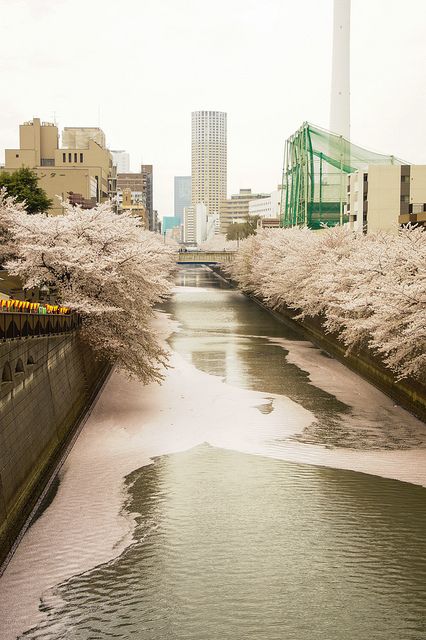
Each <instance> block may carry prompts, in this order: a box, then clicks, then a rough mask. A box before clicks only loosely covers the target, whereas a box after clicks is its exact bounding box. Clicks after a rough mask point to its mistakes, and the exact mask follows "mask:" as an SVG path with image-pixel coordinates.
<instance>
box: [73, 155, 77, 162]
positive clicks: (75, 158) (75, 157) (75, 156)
mask: <svg viewBox="0 0 426 640" xmlns="http://www.w3.org/2000/svg"><path fill="white" fill-rule="evenodd" d="M74 162H77V154H76V153H75V154H74Z"/></svg>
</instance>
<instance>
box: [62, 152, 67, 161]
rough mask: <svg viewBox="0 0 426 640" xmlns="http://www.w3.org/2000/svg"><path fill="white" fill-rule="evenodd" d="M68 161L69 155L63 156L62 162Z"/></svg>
mask: <svg viewBox="0 0 426 640" xmlns="http://www.w3.org/2000/svg"><path fill="white" fill-rule="evenodd" d="M66 161H67V154H66V153H63V154H62V162H66Z"/></svg>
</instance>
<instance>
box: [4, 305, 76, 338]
mask: <svg viewBox="0 0 426 640" xmlns="http://www.w3.org/2000/svg"><path fill="white" fill-rule="evenodd" d="M80 324H81V319H80V316H79V314H78V313H71V314H69V315H60V314H48V315H41V314H40V315H39V314H35V313H19V312H18V313H13V312H10V311H9V312H4V313H0V340H15V339H16V338H29V337H37V336H49V335H54V334H58V333H68V332H70V331H74V330H75V329H78V327H79V326H80Z"/></svg>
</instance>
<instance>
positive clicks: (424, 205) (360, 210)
mask: <svg viewBox="0 0 426 640" xmlns="http://www.w3.org/2000/svg"><path fill="white" fill-rule="evenodd" d="M347 200H348V204H347V205H346V213H347V215H348V216H349V224H350V226H351V227H352V228H353V229H354V230H356V231H359V232H363V233H373V232H375V231H380V230H382V231H396V230H397V229H398V226H399V225H400V224H407V223H409V222H412V223H413V224H422V225H425V224H426V165H370V166H369V167H368V170H367V171H357V172H356V173H353V174H351V175H349V176H348V198H347Z"/></svg>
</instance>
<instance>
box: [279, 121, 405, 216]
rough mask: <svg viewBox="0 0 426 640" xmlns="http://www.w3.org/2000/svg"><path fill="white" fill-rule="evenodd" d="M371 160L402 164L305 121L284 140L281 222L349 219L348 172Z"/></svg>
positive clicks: (361, 166)
mask: <svg viewBox="0 0 426 640" xmlns="http://www.w3.org/2000/svg"><path fill="white" fill-rule="evenodd" d="M371 164H403V163H402V161H401V160H398V158H395V157H394V156H385V155H382V154H380V153H374V152H373V151H368V150H367V149H363V148H362V147H358V146H357V145H355V144H352V143H351V142H349V141H348V140H346V139H345V138H343V137H342V136H338V135H336V134H335V133H332V132H331V131H327V130H326V129H321V128H320V127H315V126H313V125H311V124H309V123H308V122H305V123H304V124H303V125H302V127H301V128H300V129H299V130H298V131H297V132H296V133H295V134H294V135H292V136H291V137H290V138H289V139H288V140H287V141H286V144H285V154H284V169H283V182H282V193H281V225H282V226H283V227H293V226H297V225H302V224H306V225H308V226H309V227H311V228H312V229H319V228H321V226H322V225H324V224H326V225H328V226H334V225H336V224H343V223H344V222H346V221H347V219H348V218H347V215H346V213H345V204H346V196H347V174H349V173H354V171H357V170H358V169H361V170H366V169H367V167H368V165H371Z"/></svg>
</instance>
